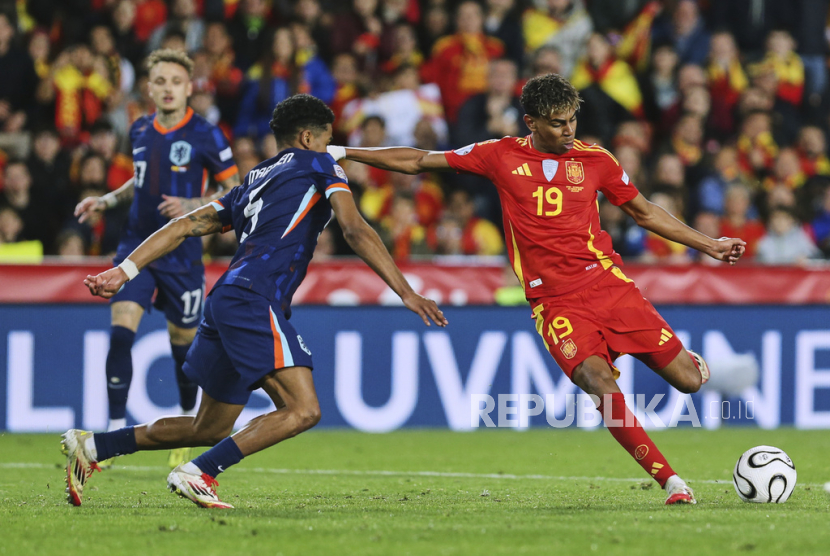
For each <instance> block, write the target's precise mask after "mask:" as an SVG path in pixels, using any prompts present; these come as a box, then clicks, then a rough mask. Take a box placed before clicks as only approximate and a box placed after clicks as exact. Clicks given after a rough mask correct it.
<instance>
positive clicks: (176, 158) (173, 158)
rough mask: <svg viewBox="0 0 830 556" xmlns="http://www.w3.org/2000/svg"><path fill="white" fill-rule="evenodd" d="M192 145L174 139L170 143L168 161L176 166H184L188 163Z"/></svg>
mask: <svg viewBox="0 0 830 556" xmlns="http://www.w3.org/2000/svg"><path fill="white" fill-rule="evenodd" d="M192 150H193V147H192V146H190V143H188V142H187V141H176V142H175V143H173V144H172V145H170V162H172V163H173V164H175V165H176V166H186V165H187V164H188V163H190V152H191V151H192Z"/></svg>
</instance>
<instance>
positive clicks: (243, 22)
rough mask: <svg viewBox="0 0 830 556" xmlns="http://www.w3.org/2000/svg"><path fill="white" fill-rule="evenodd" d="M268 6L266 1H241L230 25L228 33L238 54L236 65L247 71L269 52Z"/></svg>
mask: <svg viewBox="0 0 830 556" xmlns="http://www.w3.org/2000/svg"><path fill="white" fill-rule="evenodd" d="M267 28H268V5H267V4H266V3H265V0H239V5H238V7H237V8H236V13H235V14H234V17H233V19H232V20H231V21H230V22H229V23H228V33H229V34H230V36H231V37H232V40H233V49H234V51H235V52H236V60H235V63H236V65H237V67H239V68H240V69H242V71H247V70H248V68H250V67H251V66H252V65H253V64H254V63H255V62H256V61H257V60H258V59H259V58H260V56H261V55H262V53H263V52H267V51H269V48H268V46H269V44H270V43H269V40H268V39H269V36H268V33H267V32H265V31H266V30H267Z"/></svg>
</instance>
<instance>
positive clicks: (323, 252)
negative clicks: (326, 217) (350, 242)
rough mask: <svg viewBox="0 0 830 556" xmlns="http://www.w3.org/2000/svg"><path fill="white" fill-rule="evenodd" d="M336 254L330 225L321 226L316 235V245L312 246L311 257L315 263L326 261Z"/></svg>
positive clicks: (335, 245) (335, 244)
mask: <svg viewBox="0 0 830 556" xmlns="http://www.w3.org/2000/svg"><path fill="white" fill-rule="evenodd" d="M336 254H337V243H336V241H335V239H334V233H333V232H332V231H331V228H330V227H326V228H323V231H322V232H320V235H319V236H317V246H316V247H315V248H314V256H313V257H312V259H313V260H314V262H315V263H320V262H326V261H329V260H331V258H332V257H334V256H335V255H336Z"/></svg>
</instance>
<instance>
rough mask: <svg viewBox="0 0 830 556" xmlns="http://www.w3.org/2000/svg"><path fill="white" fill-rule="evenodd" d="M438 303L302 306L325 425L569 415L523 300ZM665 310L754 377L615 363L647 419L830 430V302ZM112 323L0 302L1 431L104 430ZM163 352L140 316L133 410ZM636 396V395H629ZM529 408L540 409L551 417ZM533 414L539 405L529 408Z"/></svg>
mask: <svg viewBox="0 0 830 556" xmlns="http://www.w3.org/2000/svg"><path fill="white" fill-rule="evenodd" d="M445 310H446V314H447V316H448V318H449V320H450V326H449V327H448V328H446V329H437V328H436V327H434V326H433V327H431V328H427V327H425V326H424V325H423V324H422V323H421V322H420V320H419V319H418V318H417V317H416V316H415V315H413V314H412V313H410V312H408V311H407V310H405V309H400V308H381V307H355V308H331V307H298V308H296V310H295V313H294V316H293V318H292V323H294V325H295V327H296V328H297V330H298V331H299V333H300V334H302V336H303V338H304V339H305V342H306V343H307V345H308V346H309V348H310V349H311V350H312V351H313V353H314V361H315V365H316V368H315V370H314V377H315V382H316V384H317V389H318V393H319V396H320V402H321V407H322V410H323V420H322V422H321V426H348V427H356V428H359V429H362V430H368V431H378V432H380V431H388V430H393V429H396V428H398V427H404V426H436V427H445V426H448V427H451V428H453V429H457V430H463V429H469V428H471V426H482V427H483V426H486V425H489V424H492V425H493V426H499V425H501V426H521V425H522V424H523V422H522V421H526V422H528V423H529V424H530V425H533V426H549V425H548V421H547V419H546V418H550V419H551V420H552V421H553V422H554V424H556V425H557V426H561V425H563V424H567V423H568V415H569V412H567V411H566V408H567V403H566V402H567V401H569V398H568V395H569V394H574V393H575V389H574V387H573V385H572V384H571V383H570V382H569V381H568V380H567V379H566V378H565V377H564V375H563V374H562V372H561V371H560V370H559V369H558V368H557V367H556V365H555V363H554V362H553V360H552V358H551V357H550V356H549V355H548V354H547V353H546V352H545V348H544V345H543V344H542V341H541V339H540V338H539V337H538V336H537V335H536V333H535V330H534V326H533V321H532V320H531V318H530V310H529V309H528V308H494V307H467V308H447V309H445ZM661 312H662V314H663V315H664V316H665V317H666V319H667V320H668V321H669V323H671V325H672V326H673V327H674V328H675V330H676V331H677V333H678V335H679V337H680V338H681V339H682V340H683V341H684V343H685V344H686V345H687V346H689V347H691V348H692V349H695V350H699V351H701V352H702V353H703V355H704V357H706V358H707V360H710V361H712V362H714V361H716V360H719V361H723V360H728V359H729V358H730V357H732V356H733V354H742V353H750V354H752V355H753V356H754V357H755V359H756V360H757V361H758V363H759V366H760V380H759V382H758V384H757V386H755V387H752V388H749V389H746V390H744V391H743V392H742V393H741V395H740V396H736V397H732V398H728V399H725V400H722V399H721V397H720V396H719V395H717V394H714V393H708V394H695V395H692V396H691V397H688V396H682V395H680V394H679V393H677V392H676V391H674V390H673V389H671V388H669V387H668V386H667V385H666V384H665V383H664V382H662V380H660V379H659V378H657V377H656V376H655V375H654V374H653V373H652V372H651V371H649V370H648V369H646V368H645V367H643V366H642V365H641V364H640V363H636V365H635V364H634V360H632V359H631V358H630V357H623V358H621V359H620V360H619V361H618V367H619V368H620V371H621V372H622V377H621V379H620V385H621V387H622V389H623V391H624V392H626V393H628V394H632V395H631V396H629V403H630V404H631V405H632V407H633V406H634V405H636V403H637V402H638V401H639V402H640V406H641V407H643V408H646V407H648V408H649V409H650V410H653V411H652V413H646V414H644V416H645V418H644V419H643V420H644V421H645V425H646V426H647V427H660V426H668V425H674V424H675V422H679V424H680V425H681V426H694V425H695V424H696V422H695V420H697V421H699V422H700V424H701V426H704V427H709V428H715V427H718V426H722V425H723V424H729V425H732V424H739V423H740V424H747V425H750V426H760V427H766V428H773V427H777V426H779V425H790V424H793V425H795V426H797V427H802V428H830V318H829V317H830V314H828V309H827V308H826V307H822V306H789V307H785V306H765V307H751V306H744V307H714V306H697V307H677V306H675V307H662V308H661ZM108 323H109V311H108V309H107V307H106V306H100V305H96V306H90V305H60V306H57V305H0V429H4V430H12V431H53V432H57V431H62V430H64V429H66V428H70V427H83V428H89V429H102V428H104V427H105V425H106V417H107V415H106V411H107V410H106V392H105V379H104V362H105V359H106V353H107V346H108V329H109V325H108ZM169 354H170V348H169V344H168V341H167V335H166V331H165V325H164V321H163V317H162V315H161V314H160V313H158V312H155V313H153V314H151V315H149V316H148V317H147V318H146V319H145V320H144V322H143V323H142V326H141V328H140V330H139V334H138V336H137V339H136V343H135V348H134V350H133V359H134V368H135V375H134V376H135V378H134V382H133V385H132V388H131V390H130V400H129V407H128V409H129V413H130V416H131V417H132V419H134V420H136V421H147V420H150V419H153V418H155V417H158V416H160V415H164V414H169V413H171V412H173V411H175V409H176V407H175V406H176V404H177V393H176V386H175V381H174V377H173V362H172V359H171V358H170V355H169ZM634 393H636V394H641V395H642V396H641V397H640V399H639V400H637V398H636V397H635V396H634V395H633V394H634ZM500 394H501V399H500V398H499V395H500ZM534 394H539V395H540V397H539V398H534V397H533V396H532V395H534ZM657 394H664V396H663V397H662V398H660V399H657V398H655V395H657ZM487 396H490V397H492V404H491V406H490V411H489V412H486V411H485V414H484V415H485V417H484V418H480V417H478V414H477V413H476V411H474V410H475V408H476V407H480V408H484V409H487V408H488V405H487V404H488V398H487ZM655 400H657V401H655ZM577 401H578V400H577ZM537 402H546V403H547V405H546V406H545V409H546V411H541V406H539V407H537ZM690 402H691V403H690ZM577 405H578V404H577ZM589 405H590V402H588V403H587V404H586V405H585V407H578V408H577V411H576V419H574V421H575V422H578V423H579V424H580V425H581V426H584V427H592V426H597V425H598V424H599V422H598V420H597V419H596V416H595V415H593V414H592V411H589V410H588V409H587V408H588V407H589ZM517 406H518V407H523V408H527V409H524V410H521V411H520V410H518V409H516V408H517ZM266 407H268V401H267V399H265V398H264V397H262V396H261V395H260V394H256V395H255V396H254V397H253V398H252V399H251V404H250V408H249V409H248V410H246V411H245V413H243V416H242V417H241V420H240V422H242V421H244V420H247V419H250V418H251V417H252V416H253V415H255V414H257V413H258V412H261V411H262V410H263V409H265V408H266ZM537 410H538V411H537ZM534 412H538V413H539V414H538V415H536V416H530V417H528V415H529V414H532V413H534ZM517 413H520V415H517ZM570 414H571V415H572V414H573V411H570ZM500 416H501V418H500ZM556 419H558V421H556ZM488 421H491V422H488ZM473 423H475V425H473ZM571 426H574V425H573V424H572V425H571Z"/></svg>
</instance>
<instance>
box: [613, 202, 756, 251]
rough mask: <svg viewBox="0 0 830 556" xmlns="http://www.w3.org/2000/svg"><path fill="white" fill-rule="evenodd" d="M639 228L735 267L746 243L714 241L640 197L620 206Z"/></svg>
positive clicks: (735, 239) (728, 239)
mask: <svg viewBox="0 0 830 556" xmlns="http://www.w3.org/2000/svg"><path fill="white" fill-rule="evenodd" d="M620 208H621V209H623V211H625V213H626V214H628V215H629V216H630V217H631V218H633V219H634V221H635V222H636V223H637V225H638V226H640V227H641V228H645V229H646V230H649V231H650V232H654V233H655V234H657V235H659V236H662V237H664V238H666V239H668V240H671V241H675V242H677V243H682V244H683V245H685V246H687V247H691V248H692V249H696V250H698V251H700V252H701V253H706V254H707V255H709V256H710V257H712V258H714V259H717V260H719V261H723V262H727V263H729V264H730V265H734V264H735V263H736V262H738V259H740V258H741V255H743V254H744V251H745V249H746V242H745V241H743V240H741V239H739V238H731V237H722V238H720V239H713V238H711V237H709V236H707V235H705V234H702V233H700V232H698V231H697V230H695V229H694V228H690V227H689V226H687V225H686V224H684V223H683V222H681V221H680V220H678V219H677V218H675V217H674V216H672V215H671V214H669V213H668V211H666V209H664V208H663V207H661V206H660V205H655V204H654V203H652V202H651V201H648V200H646V198H645V197H643V195H642V194H640V193H638V194H637V196H636V197H635V198H633V199H632V200H630V201H628V202H627V203H623V204H622V205H620Z"/></svg>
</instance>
